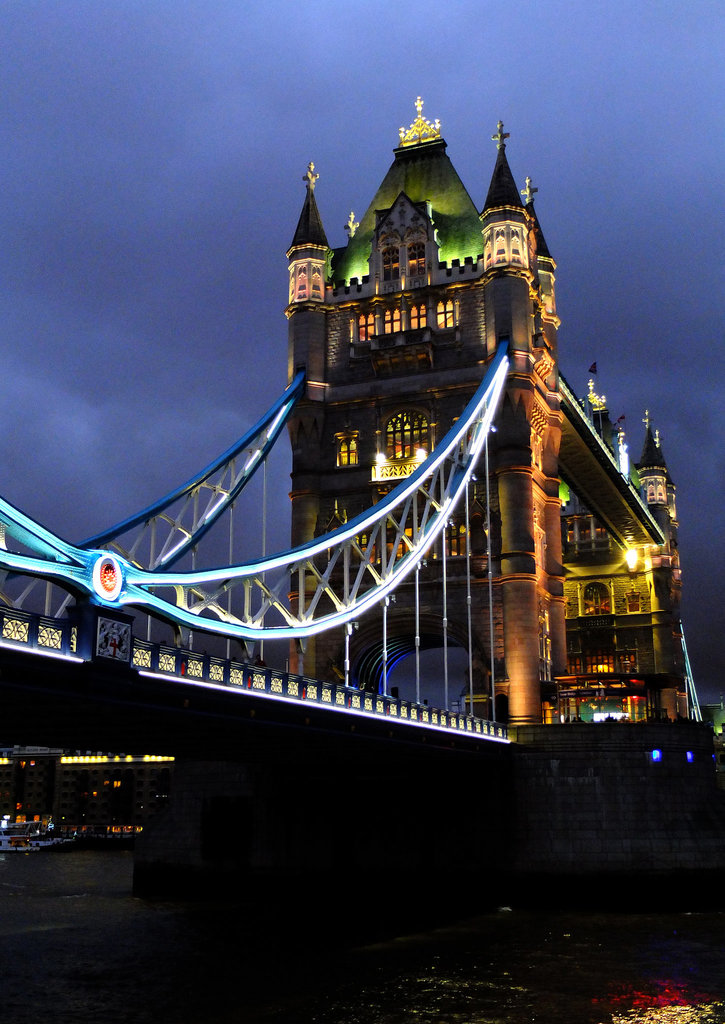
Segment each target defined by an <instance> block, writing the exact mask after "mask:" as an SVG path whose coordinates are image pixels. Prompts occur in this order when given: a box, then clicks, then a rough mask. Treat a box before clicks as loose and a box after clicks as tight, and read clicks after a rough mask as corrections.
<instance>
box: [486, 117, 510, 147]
mask: <svg viewBox="0 0 725 1024" xmlns="http://www.w3.org/2000/svg"><path fill="white" fill-rule="evenodd" d="M510 134H511V132H505V131H504V130H503V121H499V122H498V124H497V125H496V134H495V135H492V136H491V139H492V141H493V142H495V143H496V148H497V149H506V139H508V138H509V136H510Z"/></svg>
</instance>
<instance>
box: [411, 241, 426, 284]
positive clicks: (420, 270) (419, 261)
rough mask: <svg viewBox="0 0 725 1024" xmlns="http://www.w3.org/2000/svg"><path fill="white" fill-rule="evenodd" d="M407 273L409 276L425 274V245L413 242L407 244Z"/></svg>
mask: <svg viewBox="0 0 725 1024" xmlns="http://www.w3.org/2000/svg"><path fill="white" fill-rule="evenodd" d="M408 273H409V274H410V276H411V277H423V275H424V274H425V245H424V244H423V242H413V244H412V245H409V246H408Z"/></svg>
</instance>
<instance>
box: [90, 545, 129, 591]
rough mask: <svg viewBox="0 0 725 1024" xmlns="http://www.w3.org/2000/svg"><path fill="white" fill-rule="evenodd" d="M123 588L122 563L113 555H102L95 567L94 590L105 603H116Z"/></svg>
mask: <svg viewBox="0 0 725 1024" xmlns="http://www.w3.org/2000/svg"><path fill="white" fill-rule="evenodd" d="M122 587H123V570H122V569H121V563H120V562H119V561H118V559H117V558H114V557H113V555H102V556H101V557H100V558H98V559H97V560H96V564H95V565H94V566H93V589H94V590H95V592H96V593H97V594H98V596H99V597H100V598H102V599H103V600H104V601H115V600H116V599H117V597H118V595H119V594H120V593H121V588H122Z"/></svg>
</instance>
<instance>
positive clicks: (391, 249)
mask: <svg viewBox="0 0 725 1024" xmlns="http://www.w3.org/2000/svg"><path fill="white" fill-rule="evenodd" d="M399 277H400V254H399V250H398V247H397V245H386V247H385V248H384V249H383V281H397V280H398V278H399Z"/></svg>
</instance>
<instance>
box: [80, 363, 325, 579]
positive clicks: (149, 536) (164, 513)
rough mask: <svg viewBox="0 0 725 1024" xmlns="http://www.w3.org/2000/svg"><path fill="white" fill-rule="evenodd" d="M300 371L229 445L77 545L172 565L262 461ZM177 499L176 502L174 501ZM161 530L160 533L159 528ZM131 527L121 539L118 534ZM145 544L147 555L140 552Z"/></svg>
mask: <svg viewBox="0 0 725 1024" xmlns="http://www.w3.org/2000/svg"><path fill="white" fill-rule="evenodd" d="M304 383H305V375H304V373H298V374H297V376H296V377H295V379H294V380H293V381H292V383H291V384H290V385H289V387H288V388H287V389H286V390H285V391H284V393H283V394H282V395H281V396H280V398H278V399H277V401H276V402H275V403H274V405H273V406H272V407H271V408H270V409H269V410H268V411H267V412H266V413H265V415H264V416H263V417H262V418H261V419H260V420H259V421H258V422H257V423H255V425H254V426H253V427H252V428H251V429H250V430H248V431H247V433H246V434H245V435H244V436H243V437H242V438H240V440H239V441H237V442H236V444H234V445H233V446H232V447H231V448H229V449H228V450H227V451H226V452H224V453H223V454H222V455H220V456H219V457H218V458H217V459H215V460H214V461H213V462H211V463H210V464H209V465H208V466H206V467H205V468H204V469H202V470H201V472H199V473H197V474H196V475H195V476H193V477H192V478H191V479H190V480H187V481H186V483H185V484H182V485H181V486H180V487H177V488H176V489H175V490H173V491H171V492H170V493H169V494H167V495H165V497H163V498H160V499H159V500H158V501H157V502H155V503H154V504H153V505H150V506H149V507H148V508H145V509H143V510H142V511H141V512H137V513H136V514H135V515H133V516H130V517H129V518H128V519H124V520H123V521H122V522H120V523H117V524H116V525H115V526H113V527H111V529H110V530H106V531H105V532H104V533H100V534H96V535H95V536H93V537H89V538H88V539H87V540H85V541H83V542H82V543H81V544H80V545H79V547H81V548H105V549H107V550H109V551H115V552H116V553H117V554H119V555H121V557H122V558H124V559H125V560H126V561H128V562H131V563H132V564H133V565H136V566H140V567H144V568H147V569H159V568H162V567H163V566H167V565H169V566H170V565H174V564H175V563H176V562H178V561H179V559H180V558H181V557H182V556H183V555H185V554H186V553H187V551H189V550H190V549H191V548H193V547H194V546H195V545H197V544H198V543H199V541H200V540H201V539H202V537H203V536H204V535H205V534H206V533H208V531H209V530H210V529H211V528H212V526H213V525H214V524H215V523H216V522H217V520H218V519H219V518H220V517H221V516H222V515H223V514H224V512H225V511H226V510H227V509H228V508H229V507H230V506H231V505H232V504H233V503H234V501H235V500H236V499H237V498H238V496H239V495H240V493H241V492H242V490H243V489H244V487H245V486H246V485H247V484H248V483H249V481H250V480H251V479H252V477H253V476H254V474H255V473H256V471H257V470H258V469H259V467H260V466H261V465H262V463H263V462H264V460H265V458H266V457H267V455H268V453H269V452H270V450H271V449H272V447H273V445H274V443H275V441H276V440H277V438H278V437H279V435H280V432H281V431H282V429H283V428H284V426H285V424H286V423H287V420H288V418H289V415H290V413H291V412H292V410H293V408H294V406H295V404H296V402H297V400H298V398H299V397H300V395H301V394H302V391H303V389H304ZM179 501H181V505H180V506H179V507H174V506H176V505H177V503H178V502H179ZM162 531H163V532H165V536H162V537H161V538H160V537H159V536H158V534H159V533H161V532H162ZM128 533H131V534H132V536H131V538H130V540H129V541H127V542H126V546H124V545H123V544H122V543H121V540H120V538H121V537H123V536H125V535H126V534H128ZM146 544H147V545H148V555H147V557H145V558H144V557H142V556H141V554H140V552H141V550H142V547H143V546H144V545H146Z"/></svg>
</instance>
